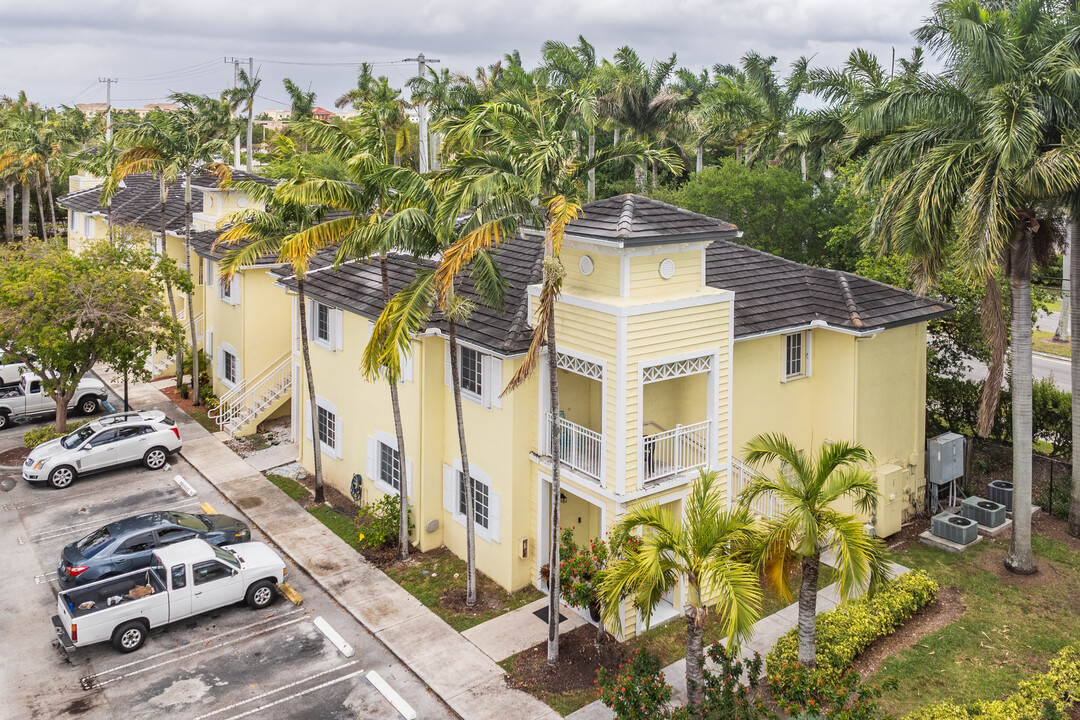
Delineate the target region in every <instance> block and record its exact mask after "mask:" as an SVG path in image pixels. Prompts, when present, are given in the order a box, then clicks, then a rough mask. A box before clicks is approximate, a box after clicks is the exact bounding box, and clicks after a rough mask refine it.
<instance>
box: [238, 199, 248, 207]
mask: <svg viewBox="0 0 1080 720" xmlns="http://www.w3.org/2000/svg"><path fill="white" fill-rule="evenodd" d="M236 205H237V207H247V198H246V197H242V198H237V199H236Z"/></svg>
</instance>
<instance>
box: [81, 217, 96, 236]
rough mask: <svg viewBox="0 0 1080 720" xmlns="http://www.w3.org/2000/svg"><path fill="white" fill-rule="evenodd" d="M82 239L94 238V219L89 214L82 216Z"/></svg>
mask: <svg viewBox="0 0 1080 720" xmlns="http://www.w3.org/2000/svg"><path fill="white" fill-rule="evenodd" d="M83 237H87V238H92V237H94V218H93V216H91V215H89V214H85V215H83Z"/></svg>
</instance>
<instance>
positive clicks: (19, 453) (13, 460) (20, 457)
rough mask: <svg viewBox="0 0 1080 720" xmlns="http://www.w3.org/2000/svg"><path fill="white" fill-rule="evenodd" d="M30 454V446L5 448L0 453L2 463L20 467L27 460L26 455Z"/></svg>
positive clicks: (0, 462)
mask: <svg viewBox="0 0 1080 720" xmlns="http://www.w3.org/2000/svg"><path fill="white" fill-rule="evenodd" d="M29 454H30V448H27V447H17V448H12V449H10V450H5V451H4V452H2V453H0V465H8V466H10V467H18V466H20V465H22V464H23V462H24V461H25V460H26V456H27V455H29Z"/></svg>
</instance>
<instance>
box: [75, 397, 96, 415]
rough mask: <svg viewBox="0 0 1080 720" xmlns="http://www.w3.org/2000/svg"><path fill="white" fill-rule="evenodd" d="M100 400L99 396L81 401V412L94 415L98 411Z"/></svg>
mask: <svg viewBox="0 0 1080 720" xmlns="http://www.w3.org/2000/svg"><path fill="white" fill-rule="evenodd" d="M97 409H98V401H97V398H93V397H88V398H83V399H82V400H80V401H79V412H81V413H82V414H83V415H93V414H94V413H96V412H97Z"/></svg>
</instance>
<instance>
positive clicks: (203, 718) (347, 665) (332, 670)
mask: <svg viewBox="0 0 1080 720" xmlns="http://www.w3.org/2000/svg"><path fill="white" fill-rule="evenodd" d="M359 662H360V661H359V660H353V661H352V662H347V663H345V664H344V665H341V666H340V667H333V668H330V669H329V670H323V671H322V672H320V673H315V674H314V675H312V676H310V677H306V678H304V679H303V680H297V681H296V682H291V683H289V684H288V685H282V686H281V687H279V688H274V689H273V690H267V691H266V692H264V693H260V694H259V695H256V696H255V697H250V698H248V699H247V700H241V701H240V702H236V703H233V704H232V705H226V706H225V707H223V708H218V709H217V710H211V711H210V712H208V713H206V714H205V715H200V716H198V717H197V718H193V719H192V720H206V718H208V717H213V716H215V715H217V714H218V713H223V712H228V711H229V710H235V709H236V708H238V707H240V706H241V705H247V704H248V703H253V702H256V701H257V700H262V699H263V698H265V697H269V696H270V695H274V694H276V693H279V692H284V691H286V690H290V689H292V688H294V687H296V686H297V685H303V684H304V683H309V682H311V681H312V680H316V679H318V678H320V677H322V676H323V675H329V674H330V673H335V672H340V671H341V670H345V669H347V668H350V667H352V666H353V665H356V664H357V663H359ZM360 672H364V671H363V670H361V671H360ZM353 674H354V675H355V674H356V673H353ZM350 677H351V676H350ZM260 709H261V708H260Z"/></svg>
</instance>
